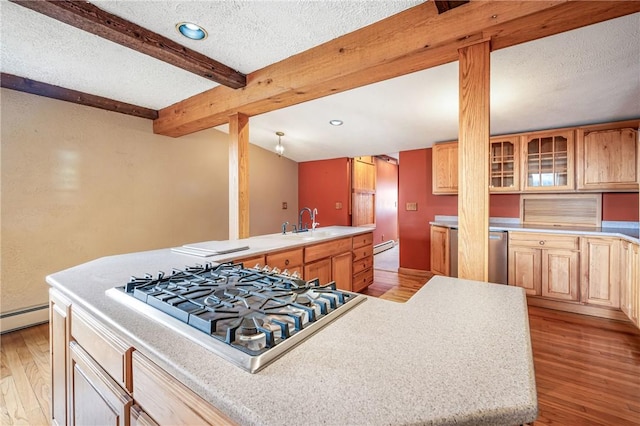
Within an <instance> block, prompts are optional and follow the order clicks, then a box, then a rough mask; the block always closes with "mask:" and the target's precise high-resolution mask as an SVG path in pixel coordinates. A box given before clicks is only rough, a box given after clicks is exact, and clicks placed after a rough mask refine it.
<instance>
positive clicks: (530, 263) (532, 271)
mask: <svg viewBox="0 0 640 426" xmlns="http://www.w3.org/2000/svg"><path fill="white" fill-rule="evenodd" d="M508 263H509V268H508V269H509V285H517V286H518V287H522V288H524V289H525V290H526V292H527V294H528V295H531V296H540V294H541V293H542V290H541V287H542V278H541V272H542V253H541V251H540V250H539V249H535V248H530V247H518V246H511V247H509V260H508Z"/></svg>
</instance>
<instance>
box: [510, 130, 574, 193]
mask: <svg viewBox="0 0 640 426" xmlns="http://www.w3.org/2000/svg"><path fill="white" fill-rule="evenodd" d="M522 157H523V159H524V163H523V171H522V173H523V182H522V189H523V191H531V192H539V191H555V192H557V191H573V190H574V189H575V182H574V161H575V160H574V131H573V130H559V131H546V132H535V133H528V134H526V135H523V136H522Z"/></svg>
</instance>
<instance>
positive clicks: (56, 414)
mask: <svg viewBox="0 0 640 426" xmlns="http://www.w3.org/2000/svg"><path fill="white" fill-rule="evenodd" d="M70 312H71V302H70V301H69V300H68V299H66V298H65V297H63V296H62V295H61V294H60V293H59V292H58V291H56V290H55V289H50V290H49V350H50V352H51V424H52V425H59V426H63V425H66V424H67V410H68V403H67V402H68V400H67V379H68V365H69V351H68V348H69V339H70V335H71V334H70V333H71V328H70V321H69V318H70Z"/></svg>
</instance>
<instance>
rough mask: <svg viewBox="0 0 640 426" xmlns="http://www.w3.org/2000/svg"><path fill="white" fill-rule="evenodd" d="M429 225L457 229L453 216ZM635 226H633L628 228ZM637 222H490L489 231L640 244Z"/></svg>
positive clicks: (437, 217) (440, 218) (436, 220)
mask: <svg viewBox="0 0 640 426" xmlns="http://www.w3.org/2000/svg"><path fill="white" fill-rule="evenodd" d="M429 224H430V225H438V226H446V227H448V228H458V220H457V217H455V216H444V217H439V216H436V218H435V220H434V221H432V222H429ZM630 225H635V226H630ZM637 225H638V223H637V222H603V226H602V227H601V228H590V227H586V226H540V225H523V224H521V223H518V222H515V221H513V220H504V221H501V220H493V219H492V220H490V221H489V231H521V232H548V233H554V234H574V235H585V236H586V235H590V236H597V237H598V236H600V237H603V236H608V237H619V238H623V239H625V240H627V241H630V242H632V243H636V244H640V232H639V231H638V226H637Z"/></svg>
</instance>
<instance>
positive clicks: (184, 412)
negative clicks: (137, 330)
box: [132, 351, 235, 426]
mask: <svg viewBox="0 0 640 426" xmlns="http://www.w3.org/2000/svg"><path fill="white" fill-rule="evenodd" d="M132 358H133V377H134V380H133V397H134V398H135V400H136V403H137V404H139V405H140V408H141V409H142V410H144V411H145V412H146V413H147V414H148V415H149V416H150V417H151V418H152V419H153V420H155V421H156V422H157V423H158V424H161V425H216V426H226V425H234V424H235V423H234V422H232V421H231V420H230V419H229V418H228V417H227V416H226V415H225V414H224V413H222V412H221V411H220V410H218V409H217V408H216V407H214V406H212V405H211V404H209V403H208V402H207V401H205V400H204V399H202V398H201V397H200V396H198V395H196V394H195V393H194V392H193V391H192V390H191V389H189V388H188V387H186V386H185V385H183V384H182V383H180V382H179V381H178V380H177V379H176V378H175V377H173V376H171V375H170V374H168V373H167V372H166V371H164V370H163V369H162V368H160V367H159V366H157V365H156V364H155V363H153V362H152V361H151V360H149V359H148V358H146V357H145V356H144V355H142V354H141V353H140V352H139V351H134V352H133V356H132Z"/></svg>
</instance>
